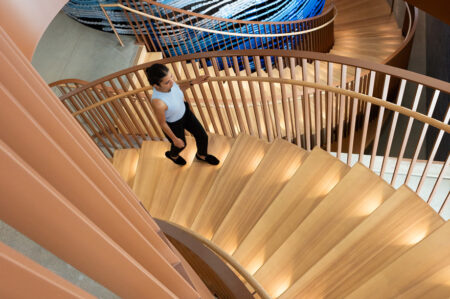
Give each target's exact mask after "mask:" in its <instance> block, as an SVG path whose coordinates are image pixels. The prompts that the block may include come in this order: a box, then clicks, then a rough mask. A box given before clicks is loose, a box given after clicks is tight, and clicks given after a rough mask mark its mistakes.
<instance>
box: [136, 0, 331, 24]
mask: <svg viewBox="0 0 450 299" xmlns="http://www.w3.org/2000/svg"><path fill="white" fill-rule="evenodd" d="M142 2H145V3H148V4H151V5H155V6H158V7H162V8H166V9H170V10H173V11H176V12H179V13H181V14H185V15H191V16H195V17H199V18H204V19H210V20H215V21H222V22H227V23H241V24H255V25H289V24H296V23H302V22H306V21H313V20H317V19H319V18H320V17H323V16H325V15H327V14H329V13H330V12H331V11H332V10H336V6H335V5H334V3H333V2H332V3H331V5H330V6H329V8H328V9H327V11H325V12H323V13H321V14H320V15H317V16H314V17H310V18H306V19H301V20H295V21H278V22H270V21H268V22H266V21H246V20H236V19H227V18H221V17H214V16H209V15H203V14H199V13H196V12H193V11H188V10H184V9H181V8H178V7H174V6H170V5H166V4H163V3H159V2H156V1H152V0H142Z"/></svg>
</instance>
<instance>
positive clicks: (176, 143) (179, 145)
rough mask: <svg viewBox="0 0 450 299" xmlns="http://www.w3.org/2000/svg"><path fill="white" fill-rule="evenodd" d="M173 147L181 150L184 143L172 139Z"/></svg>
mask: <svg viewBox="0 0 450 299" xmlns="http://www.w3.org/2000/svg"><path fill="white" fill-rule="evenodd" d="M173 145H175V146H176V147H178V148H183V147H184V141H183V140H182V139H180V138H174V139H173Z"/></svg>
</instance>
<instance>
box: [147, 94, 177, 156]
mask: <svg viewBox="0 0 450 299" xmlns="http://www.w3.org/2000/svg"><path fill="white" fill-rule="evenodd" d="M151 103H152V107H153V110H154V111H155V115H156V119H157V120H158V123H159V125H160V126H161V129H162V130H163V131H164V133H166V135H167V136H169V138H170V139H171V140H172V142H173V144H174V145H175V146H176V147H178V148H183V147H184V142H183V140H182V139H180V138H178V137H177V136H175V134H174V133H173V131H172V129H171V128H170V127H169V125H168V124H167V122H166V115H165V111H166V110H167V105H166V104H165V103H164V102H163V101H161V100H158V99H152V101H151Z"/></svg>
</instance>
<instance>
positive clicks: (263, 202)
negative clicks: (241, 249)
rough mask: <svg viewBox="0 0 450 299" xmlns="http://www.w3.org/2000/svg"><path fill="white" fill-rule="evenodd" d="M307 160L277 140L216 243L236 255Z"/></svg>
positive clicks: (231, 211) (293, 148)
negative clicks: (261, 217) (247, 236)
mask: <svg viewBox="0 0 450 299" xmlns="http://www.w3.org/2000/svg"><path fill="white" fill-rule="evenodd" d="M306 156H307V153H306V151H305V150H303V149H301V148H299V147H298V146H296V145H293V144H291V143H289V142H287V141H285V140H282V139H276V140H275V141H274V142H273V143H271V145H270V147H269V149H268V151H267V153H266V154H265V155H264V158H263V159H262V161H261V163H260V164H259V166H258V168H256V170H255V172H254V173H253V175H252V177H251V178H250V179H249V181H248V182H247V184H246V185H245V187H244V189H243V190H242V191H241V193H240V194H239V196H238V198H237V199H236V200H235V201H234V204H233V206H232V207H231V209H230V211H229V212H228V214H227V215H226V216H225V218H224V219H223V221H222V223H221V224H220V226H219V228H218V229H217V231H216V232H215V234H214V236H213V238H212V241H213V242H214V243H215V244H216V245H218V246H219V247H220V248H222V249H223V250H225V251H226V252H228V253H229V254H232V253H233V251H234V250H235V249H236V247H237V246H238V245H239V244H240V243H241V241H242V240H243V238H244V237H245V236H246V235H247V233H248V232H249V231H250V230H251V228H252V227H253V225H254V224H255V222H256V221H257V220H258V219H259V217H260V216H261V215H262V214H263V213H264V211H265V210H266V208H267V207H268V206H269V205H270V204H271V202H272V200H273V199H274V198H275V197H276V195H277V194H278V193H279V191H280V190H281V189H282V188H283V187H284V185H285V184H286V183H287V182H288V181H289V179H290V178H291V177H292V175H293V174H294V173H295V172H296V171H297V169H298V167H299V166H300V165H301V164H302V162H303V161H304V159H305V158H306Z"/></svg>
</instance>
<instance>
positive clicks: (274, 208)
mask: <svg viewBox="0 0 450 299" xmlns="http://www.w3.org/2000/svg"><path fill="white" fill-rule="evenodd" d="M349 170H350V167H349V166H347V165H346V164H344V163H342V162H341V161H339V160H338V159H336V158H334V157H333V156H331V155H330V154H328V153H327V152H325V151H324V150H322V149H320V148H318V147H316V148H314V149H313V150H312V151H311V153H310V154H309V155H308V157H307V158H306V160H305V161H304V162H303V163H302V165H301V166H300V167H299V169H298V170H297V172H296V173H295V174H294V175H293V176H292V178H291V179H290V181H289V182H288V183H287V184H286V185H285V187H284V188H283V189H282V190H281V191H280V193H279V194H278V196H277V197H276V198H275V200H274V201H273V202H272V204H271V205H270V206H269V207H268V209H267V210H266V211H265V213H264V214H263V215H262V216H261V218H260V219H259V220H258V222H257V223H256V224H255V225H254V227H253V228H252V230H251V231H250V232H249V234H248V235H247V236H246V237H245V239H244V240H243V241H242V242H241V243H240V245H239V247H238V248H237V250H236V251H235V252H234V254H233V257H234V258H235V259H236V260H237V261H239V263H240V264H241V265H242V266H243V267H245V268H246V269H247V270H248V271H249V272H250V273H254V272H255V271H256V270H257V269H258V268H259V267H260V266H261V265H262V264H263V263H264V262H265V261H267V259H268V258H269V257H270V256H271V255H272V254H273V253H274V252H275V251H276V250H277V249H278V248H279V247H280V246H281V245H282V244H283V242H284V240H285V239H287V238H288V237H289V235H290V234H291V233H292V232H293V231H294V230H295V228H297V227H298V226H299V225H300V223H301V222H302V221H303V220H304V219H305V218H306V217H307V216H308V214H309V213H310V212H311V211H312V210H314V208H315V207H316V206H317V205H318V204H319V203H320V201H321V200H322V199H323V198H324V197H325V196H326V195H327V194H328V192H330V190H332V188H333V187H334V186H335V185H336V184H337V183H338V182H339V181H340V180H341V179H342V178H343V177H344V175H345V174H346V173H347V172H348V171H349Z"/></svg>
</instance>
